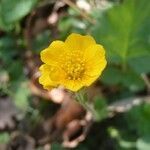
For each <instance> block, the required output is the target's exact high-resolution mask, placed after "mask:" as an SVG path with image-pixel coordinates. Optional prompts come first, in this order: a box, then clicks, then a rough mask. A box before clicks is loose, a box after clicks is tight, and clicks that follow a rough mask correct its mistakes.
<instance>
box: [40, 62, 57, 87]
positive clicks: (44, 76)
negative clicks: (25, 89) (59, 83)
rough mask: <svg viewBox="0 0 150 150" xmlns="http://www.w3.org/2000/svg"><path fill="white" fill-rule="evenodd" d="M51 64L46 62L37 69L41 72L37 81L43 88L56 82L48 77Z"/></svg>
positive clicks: (52, 85) (53, 85)
mask: <svg viewBox="0 0 150 150" xmlns="http://www.w3.org/2000/svg"><path fill="white" fill-rule="evenodd" d="M51 69H52V68H51V66H48V65H46V64H44V65H42V66H41V67H40V68H39V70H40V72H41V76H40V78H39V83H40V84H42V85H43V87H44V88H45V89H50V88H51V87H55V86H56V83H54V82H53V81H52V80H51V79H50V72H51Z"/></svg>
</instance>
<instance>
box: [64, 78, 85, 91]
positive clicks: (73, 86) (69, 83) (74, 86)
mask: <svg viewBox="0 0 150 150" xmlns="http://www.w3.org/2000/svg"><path fill="white" fill-rule="evenodd" d="M62 85H63V86H64V87H65V88H66V89H69V90H71V91H74V92H76V91H78V90H79V89H81V88H82V87H83V83H82V82H81V81H77V80H65V82H64V83H62Z"/></svg>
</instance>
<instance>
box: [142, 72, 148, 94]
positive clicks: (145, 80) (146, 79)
mask: <svg viewBox="0 0 150 150" xmlns="http://www.w3.org/2000/svg"><path fill="white" fill-rule="evenodd" d="M141 77H142V79H143V81H144V82H145V84H146V86H147V89H148V93H150V80H149V79H148V77H147V75H146V74H144V73H142V74H141Z"/></svg>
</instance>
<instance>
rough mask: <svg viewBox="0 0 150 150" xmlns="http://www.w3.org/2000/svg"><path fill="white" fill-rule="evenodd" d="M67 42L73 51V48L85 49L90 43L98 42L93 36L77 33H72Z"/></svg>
mask: <svg viewBox="0 0 150 150" xmlns="http://www.w3.org/2000/svg"><path fill="white" fill-rule="evenodd" d="M65 44H66V45H67V46H68V48H69V49H70V50H71V51H72V50H79V51H84V50H85V49H86V48H88V47H89V46H90V45H93V44H96V42H95V40H94V38H93V37H91V36H90V35H85V36H83V35H80V34H77V33H72V34H70V35H69V36H68V37H67V39H66V41H65Z"/></svg>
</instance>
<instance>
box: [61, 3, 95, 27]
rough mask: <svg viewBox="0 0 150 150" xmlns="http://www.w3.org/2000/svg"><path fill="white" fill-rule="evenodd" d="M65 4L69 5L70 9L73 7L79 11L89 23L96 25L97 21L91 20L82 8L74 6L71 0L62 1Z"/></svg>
mask: <svg viewBox="0 0 150 150" xmlns="http://www.w3.org/2000/svg"><path fill="white" fill-rule="evenodd" d="M62 1H63V2H64V3H66V4H67V5H69V6H70V7H72V8H73V9H74V10H76V11H78V12H79V13H80V15H81V16H82V17H83V18H85V19H86V20H87V21H89V22H90V23H91V24H94V25H95V23H96V21H95V20H94V19H92V18H90V17H89V16H88V15H87V14H86V13H85V12H84V11H82V10H81V9H80V8H78V7H77V6H76V4H74V3H73V2H72V1H70V0H62Z"/></svg>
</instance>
